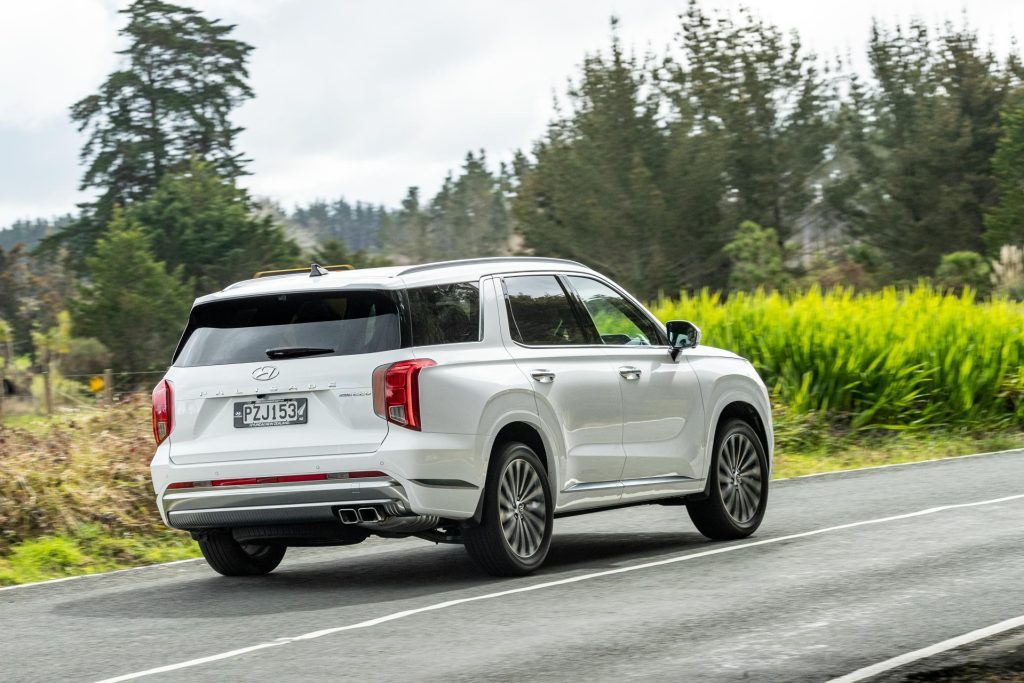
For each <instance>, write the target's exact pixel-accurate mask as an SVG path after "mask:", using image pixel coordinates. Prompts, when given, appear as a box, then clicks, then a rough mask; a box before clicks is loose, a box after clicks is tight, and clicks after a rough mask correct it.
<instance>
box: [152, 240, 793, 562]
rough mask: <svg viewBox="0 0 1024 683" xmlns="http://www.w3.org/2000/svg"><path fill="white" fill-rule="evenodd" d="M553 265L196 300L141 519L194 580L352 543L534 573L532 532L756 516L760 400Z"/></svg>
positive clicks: (732, 371) (385, 272)
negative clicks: (400, 547)
mask: <svg viewBox="0 0 1024 683" xmlns="http://www.w3.org/2000/svg"><path fill="white" fill-rule="evenodd" d="M699 339H700V331H699V330H698V329H697V328H696V327H695V326H694V325H692V324H691V323H688V322H685V321H672V322H670V323H668V326H667V329H666V326H664V325H662V324H661V323H659V322H658V321H657V319H655V318H654V317H653V316H652V315H651V314H650V313H649V312H648V311H647V310H645V309H644V307H643V306H641V305H640V304H639V303H637V301H636V300H635V299H633V298H632V297H631V296H629V295H628V294H626V293H625V292H624V291H623V290H622V289H621V288H619V287H617V286H616V285H615V284H614V283H612V282H611V281H609V280H608V279H606V278H605V277H603V276H602V275H600V274H599V273H596V272H594V271H593V270H590V269H589V268H587V267H585V266H582V265H580V264H578V263H574V262H572V261H563V260H558V259H547V258H494V259H474V260H465V261H452V262H447V263H435V264H429V265H422V266H413V267H392V268H371V269H366V270H350V271H343V272H328V271H326V270H325V269H323V268H320V267H319V266H316V265H314V266H312V267H311V269H310V270H309V271H308V272H306V271H304V272H302V273H292V274H286V275H274V276H270V277H263V278H257V279H253V280H247V281H245V282H240V283H237V284H234V285H231V286H230V287H227V288H226V289H224V290H223V291H221V292H217V293H215V294H211V295H209V296H204V297H202V298H200V299H198V300H196V302H195V305H194V307H193V308H192V312H191V315H190V316H189V321H188V326H187V327H186V328H185V332H184V334H183V335H182V337H181V341H180V342H179V344H178V348H177V350H176V351H175V353H174V361H173V366H172V367H171V368H170V369H169V370H168V372H167V375H166V376H165V377H164V379H163V380H162V381H161V382H160V383H159V384H158V385H157V387H156V389H155V390H154V392H153V433H154V436H155V438H156V441H157V443H158V448H157V451H156V456H155V457H154V459H153V463H152V472H153V485H154V487H155V489H156V493H157V504H158V506H159V508H160V514H161V516H162V517H163V520H164V521H165V522H166V523H167V524H168V525H169V526H171V527H174V528H176V529H185V530H188V531H190V532H192V535H193V537H194V538H195V539H196V540H198V542H199V546H200V548H201V549H202V552H203V555H204V556H205V557H206V560H207V561H208V562H209V564H210V566H212V567H213V568H214V569H215V570H217V571H218V572H220V573H221V574H225V575H231V576H241V575H257V574H265V573H267V572H269V571H272V570H273V569H274V568H275V567H276V566H277V565H278V564H279V563H280V561H281V558H282V556H283V555H284V552H285V549H286V548H287V547H288V546H309V545H317V546H319V545H346V544H351V543H358V542H360V541H362V540H363V539H365V538H366V537H367V536H368V535H370V534H375V535H378V536H385V537H404V536H419V537H422V538H425V539H428V540H431V541H437V542H452V543H463V544H465V546H466V549H467V550H468V551H469V554H470V555H471V556H472V558H473V559H474V560H475V561H476V562H477V563H478V564H479V565H480V567H482V568H483V569H484V570H485V571H487V572H489V573H492V574H495V575H517V574H526V573H528V572H530V571H532V570H534V569H536V568H537V567H539V566H540V565H541V563H542V562H543V561H544V558H545V556H546V555H547V552H548V547H549V545H550V542H551V529H552V522H553V519H554V518H555V517H559V516H563V515H570V514H575V513H580V512H592V511H597V510H605V509H608V508H614V507H623V506H629V505H637V504H644V503H661V504H666V505H680V504H681V505H685V506H686V508H687V510H688V512H689V515H690V518H691V519H692V520H693V522H694V523H695V524H696V526H697V529H699V530H700V531H701V533H703V534H704V535H706V536H708V537H710V538H716V539H727V538H739V537H742V536H747V535H749V534H751V533H752V532H753V531H754V530H755V529H756V528H757V527H758V525H759V524H760V523H761V519H762V517H763V516H764V511H765V505H766V503H767V499H768V480H769V476H770V474H771V467H772V450H773V448H772V423H771V410H770V407H769V404H768V394H767V392H766V391H765V386H764V384H763V382H762V381H761V380H760V378H759V377H758V376H757V373H756V372H755V371H754V368H753V367H751V365H750V363H749V362H747V361H746V360H745V359H743V358H740V357H739V356H737V355H735V354H733V353H730V352H728V351H722V350H719V349H715V348H710V347H707V346H701V345H699Z"/></svg>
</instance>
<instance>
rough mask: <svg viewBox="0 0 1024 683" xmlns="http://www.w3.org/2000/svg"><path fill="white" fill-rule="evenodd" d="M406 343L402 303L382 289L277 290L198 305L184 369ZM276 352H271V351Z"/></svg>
mask: <svg viewBox="0 0 1024 683" xmlns="http://www.w3.org/2000/svg"><path fill="white" fill-rule="evenodd" d="M401 346H402V339H401V333H400V327H399V314H398V306H397V305H396V303H395V301H394V299H393V298H392V296H391V295H390V294H389V293H387V292H383V291H379V290H362V291H351V292H303V293H297V294H272V295H267V296H254V297H245V298H240V299H226V300H223V301H214V302H211V303H208V304H203V305H201V306H198V307H196V308H195V309H193V311H192V314H191V315H190V316H189V321H188V327H187V328H185V334H184V335H182V338H181V343H180V344H179V346H178V351H177V353H176V354H175V361H174V364H175V365H176V366H178V367H195V366H201V365H227V364H231V363H256V362H262V361H266V360H271V359H273V360H281V359H284V358H295V357H313V358H317V357H323V356H350V355H354V354H359V353H375V352H378V351H390V350H392V349H397V348H400V347H401ZM270 350H273V354H270V355H268V353H267V352H268V351H270Z"/></svg>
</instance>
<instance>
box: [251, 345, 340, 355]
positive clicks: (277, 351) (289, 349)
mask: <svg viewBox="0 0 1024 683" xmlns="http://www.w3.org/2000/svg"><path fill="white" fill-rule="evenodd" d="M323 353H334V349H326V348H323V347H322V346H278V347H276V348H273V349H267V357H268V358H299V357H301V356H319V355H320V354H323Z"/></svg>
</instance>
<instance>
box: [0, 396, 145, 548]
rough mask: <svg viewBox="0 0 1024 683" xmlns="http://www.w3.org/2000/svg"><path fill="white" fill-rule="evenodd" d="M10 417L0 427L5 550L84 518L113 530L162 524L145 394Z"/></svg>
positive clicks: (1, 542) (0, 538) (73, 528)
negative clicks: (113, 404) (103, 405)
mask: <svg viewBox="0 0 1024 683" xmlns="http://www.w3.org/2000/svg"><path fill="white" fill-rule="evenodd" d="M12 422H13V423H14V424H15V425H17V426H5V427H2V428H0V530H2V533H0V555H4V554H6V553H7V552H8V551H9V550H10V549H11V547H12V546H13V545H14V544H16V543H18V542H21V541H24V540H26V539H31V538H37V537H40V536H49V535H59V534H74V533H77V532H78V531H79V530H80V529H81V528H83V527H84V526H90V527H92V528H95V529H99V530H100V531H102V532H103V533H106V534H110V535H113V536H121V535H124V534H151V533H154V532H157V531H162V530H163V526H162V523H161V522H160V517H159V515H158V514H157V512H156V507H155V505H154V497H153V489H152V486H151V484H150V480H149V461H150V459H151V458H152V455H153V441H152V436H151V435H150V434H149V407H148V405H147V404H146V403H145V402H141V401H136V402H133V403H131V404H128V405H125V406H119V407H117V408H115V409H113V410H88V411H79V412H75V413H72V414H67V415H58V416H54V417H52V418H49V419H47V418H35V419H34V420H31V421H29V420H22V419H18V420H14V421H12Z"/></svg>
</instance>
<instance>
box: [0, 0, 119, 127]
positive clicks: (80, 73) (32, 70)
mask: <svg viewBox="0 0 1024 683" xmlns="http://www.w3.org/2000/svg"><path fill="white" fill-rule="evenodd" d="M115 27H116V20H115V18H114V12H113V10H112V8H111V7H110V6H108V4H107V3H105V2H101V1H99V0H76V1H75V2H69V1H67V0H32V1H31V2H9V3H5V4H4V5H3V7H2V8H0V65H2V66H0V93H2V96H0V124H14V125H18V126H23V127H33V126H40V125H43V124H45V123H47V122H50V121H53V120H54V119H58V118H60V119H63V118H66V117H67V111H68V106H69V105H70V104H71V103H72V102H74V101H75V100H78V99H80V98H81V97H83V96H84V95H87V94H88V93H90V92H91V91H93V90H94V89H95V88H96V86H98V85H99V84H100V82H102V79H103V78H104V76H105V75H106V73H107V72H108V71H110V69H111V67H112V66H113V64H114V63H115V60H114V55H113V54H112V52H113V50H114V44H115V35H114V34H115V31H116V28H115Z"/></svg>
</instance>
